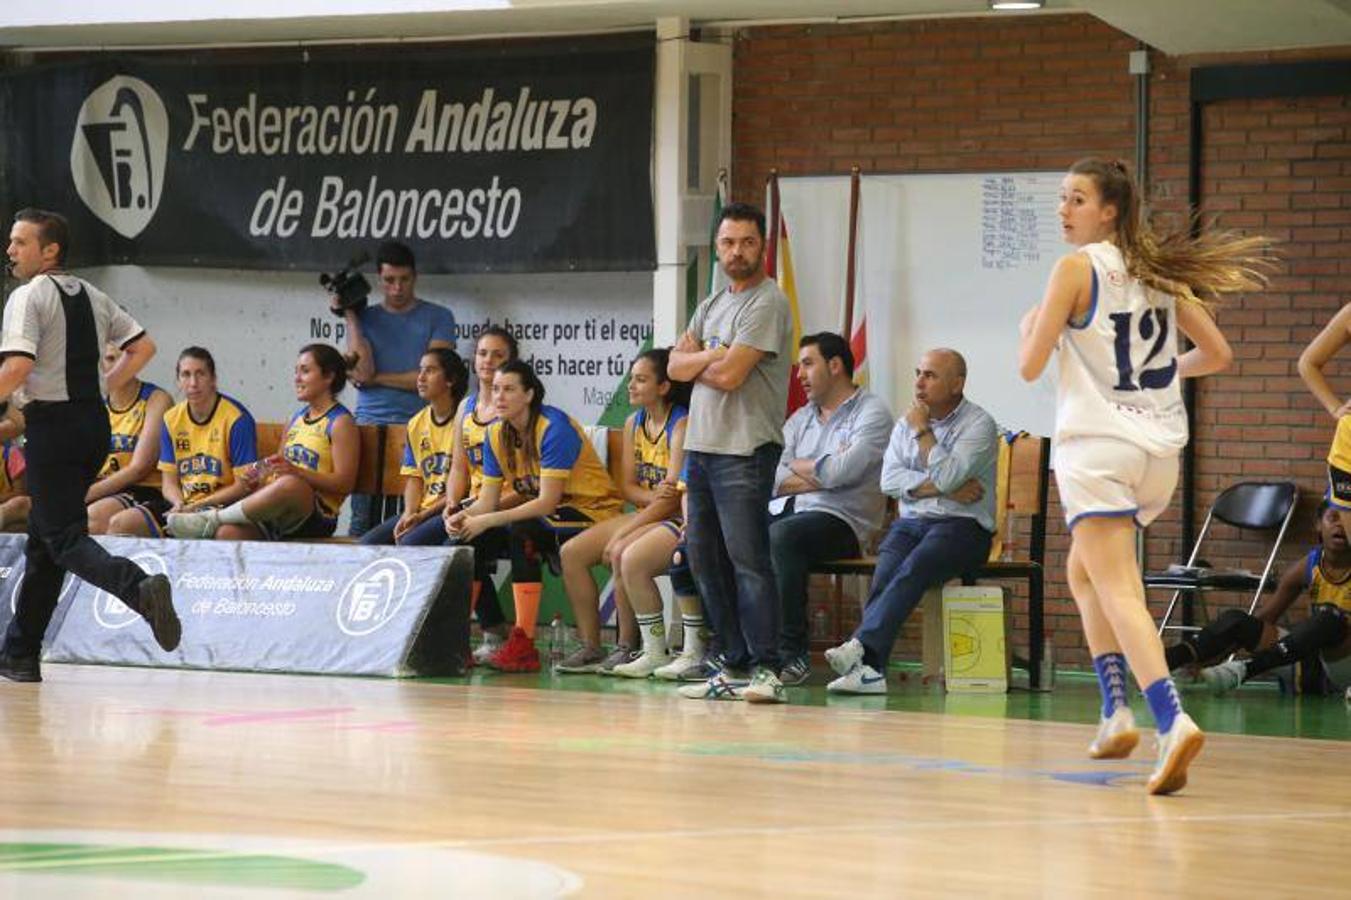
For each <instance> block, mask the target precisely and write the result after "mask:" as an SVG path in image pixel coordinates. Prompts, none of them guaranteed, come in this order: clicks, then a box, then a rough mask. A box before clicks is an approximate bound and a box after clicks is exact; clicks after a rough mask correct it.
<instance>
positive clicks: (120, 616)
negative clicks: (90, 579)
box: [94, 552, 169, 628]
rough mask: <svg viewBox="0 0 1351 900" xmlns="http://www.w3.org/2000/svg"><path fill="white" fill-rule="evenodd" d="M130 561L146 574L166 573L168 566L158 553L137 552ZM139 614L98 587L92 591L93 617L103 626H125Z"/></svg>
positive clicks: (137, 617)
mask: <svg viewBox="0 0 1351 900" xmlns="http://www.w3.org/2000/svg"><path fill="white" fill-rule="evenodd" d="M131 561H132V562H134V563H136V565H138V566H140V567H141V570H142V571H143V572H145V574H147V575H167V574H168V573H169V567H168V566H166V565H165V564H164V558H163V557H161V556H160V555H159V554H158V553H150V552H145V553H137V554H136V555H135V556H133V557H131ZM139 618H140V616H139V615H137V614H136V613H135V612H133V611H132V609H131V607H129V606H127V605H126V604H125V603H123V602H122V601H121V600H119V599H117V598H116V597H114V596H113V595H112V594H110V593H108V592H107V591H105V590H103V589H102V588H99V589H98V590H97V591H95V592H94V619H95V620H96V621H97V622H98V623H99V624H100V625H102V626H103V627H104V628H125V627H127V626H128V625H130V624H131V623H132V622H135V621H136V620H137V619H139Z"/></svg>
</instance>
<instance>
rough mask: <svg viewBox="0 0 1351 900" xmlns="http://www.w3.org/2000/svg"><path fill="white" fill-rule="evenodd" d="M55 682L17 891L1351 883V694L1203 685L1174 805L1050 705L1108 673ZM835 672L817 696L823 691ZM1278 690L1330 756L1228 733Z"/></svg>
mask: <svg viewBox="0 0 1351 900" xmlns="http://www.w3.org/2000/svg"><path fill="white" fill-rule="evenodd" d="M44 676H45V678H46V681H45V683H43V684H42V685H16V684H11V683H9V682H0V898H5V900H8V898H38V897H41V898H44V900H46V898H53V900H57V898H68V897H80V898H85V897H89V898H95V897H97V898H110V897H123V896H125V897H136V898H138V900H157V898H181V897H192V898H208V900H209V898H215V897H248V898H260V900H264V898H267V900H270V898H275V897H288V898H291V897H295V898H298V897H335V898H345V897H379V898H381V900H397V898H416V897H433V896H435V897H487V898H510V897H523V898H524V897H551V896H580V897H624V898H627V897H698V896H706V897H718V896H758V897H902V896H904V897H926V896H945V897H954V896H959V897H960V896H1001V897H1022V896H1053V897H1082V896H1093V895H1107V894H1112V895H1115V896H1132V897H1160V896H1179V895H1183V894H1189V895H1192V896H1224V895H1239V894H1242V895H1248V896H1272V895H1278V896H1296V895H1299V896H1303V897H1319V896H1346V892H1347V889H1348V888H1347V885H1348V883H1349V882H1351V856H1348V854H1347V852H1346V848H1347V847H1348V846H1351V765H1348V763H1351V746H1348V744H1347V743H1345V742H1344V740H1336V739H1328V738H1337V737H1341V738H1343V739H1344V738H1345V737H1346V736H1347V734H1346V725H1345V720H1346V719H1347V718H1348V717H1351V716H1349V715H1348V710H1347V709H1346V708H1345V707H1344V706H1343V703H1342V701H1341V700H1340V699H1326V700H1324V699H1317V700H1314V699H1311V698H1298V699H1290V698H1280V697H1277V696H1275V694H1274V692H1270V691H1266V692H1262V691H1252V692H1249V691H1244V692H1241V693H1240V695H1239V697H1237V698H1233V697H1230V698H1224V699H1222V700H1209V699H1207V700H1206V701H1202V700H1201V699H1200V698H1196V702H1195V703H1193V695H1192V694H1189V695H1188V704H1189V707H1190V708H1193V710H1194V714H1196V717H1197V719H1198V721H1200V722H1201V723H1202V726H1203V727H1207V728H1210V729H1213V730H1212V731H1211V733H1210V736H1209V740H1208V743H1207V745H1206V749H1205V752H1204V753H1203V754H1202V756H1201V757H1200V759H1199V760H1198V762H1197V764H1196V766H1195V767H1194V768H1193V772H1192V782H1191V784H1190V785H1188V787H1187V788H1186V789H1185V790H1184V791H1183V792H1182V793H1181V794H1179V795H1177V796H1175V797H1168V798H1149V797H1146V796H1145V794H1144V789H1143V781H1144V778H1145V776H1146V774H1147V773H1148V771H1149V767H1150V763H1151V757H1152V753H1151V750H1152V747H1151V746H1150V745H1151V743H1152V742H1151V741H1150V740H1149V739H1148V738H1147V739H1146V740H1145V741H1144V742H1142V745H1141V747H1140V748H1139V749H1138V750H1137V752H1136V757H1135V758H1134V759H1132V760H1128V761H1120V762H1091V761H1089V760H1087V759H1086V758H1085V757H1084V754H1083V750H1084V747H1085V746H1086V745H1087V743H1088V741H1089V739H1090V737H1091V733H1092V731H1091V727H1090V726H1089V725H1087V724H1076V723H1070V722H1060V721H1053V720H1051V719H1054V718H1055V717H1056V716H1055V714H1054V709H1055V708H1063V709H1064V710H1065V711H1066V712H1065V715H1066V717H1068V716H1069V715H1070V714H1071V713H1072V714H1073V715H1075V716H1076V717H1078V721H1079V722H1088V721H1089V720H1090V719H1089V717H1091V715H1092V714H1093V706H1094V703H1095V701H1094V696H1095V693H1096V692H1095V691H1094V689H1093V687H1092V685H1091V683H1089V682H1088V681H1087V680H1080V681H1077V682H1076V681H1074V680H1072V679H1066V678H1062V679H1061V683H1060V684H1059V685H1057V689H1056V692H1055V693H1054V694H1052V695H1026V694H1024V695H1023V697H1025V698H1030V699H1018V695H1017V694H1013V695H1010V699H1009V700H1007V701H1004V700H1003V698H951V697H949V698H946V699H944V698H942V695H941V693H936V692H935V691H934V690H933V689H932V686H930V687H925V686H923V685H920V684H919V683H918V680H917V679H915V678H913V677H912V678H911V679H910V681H908V682H907V683H905V684H899V685H898V684H895V683H893V693H892V695H891V696H890V697H887V698H834V697H832V698H830V699H829V703H828V705H826V704H824V703H818V704H817V705H814V704H813V703H812V702H806V703H802V702H795V703H793V704H790V705H787V706H781V707H771V708H765V707H752V706H748V705H746V704H741V703H703V702H696V701H689V700H683V699H680V698H679V697H676V696H674V694H673V693H672V691H671V690H670V689H669V688H668V687H664V686H658V685H656V684H649V683H634V682H622V681H617V680H614V679H600V678H592V677H589V676H584V677H581V678H576V679H573V680H566V681H565V680H563V679H556V678H555V677H551V676H549V675H539V676H487V677H482V676H476V677H475V678H474V679H471V680H469V681H443V682H430V681H409V682H398V681H389V680H376V679H355V678H319V677H305V676H273V675H250V674H236V673H225V672H180V671H168V670H148V669H118V668H104V667H94V666H84V667H81V666H57V665H51V666H46V667H44ZM814 681H815V682H816V686H815V687H813V688H812V689H811V690H806V691H802V690H795V691H794V692H793V695H794V697H795V698H797V699H805V700H808V701H821V700H823V698H824V694H823V692H822V691H821V688H820V683H821V682H822V681H823V679H822V677H821V676H820V675H819V674H818V676H817V677H816V679H815V680H814ZM602 682H604V683H603V684H602ZM1038 697H1040V698H1042V699H1040V700H1038V699H1037V698H1038ZM979 699H983V700H984V701H985V703H984V705H982V704H980V703H976V704H974V705H972V704H967V706H966V707H965V708H963V705H962V704H963V701H970V700H979ZM1137 699H1138V698H1137ZM992 701H996V702H995V704H994V705H991V702H992ZM1253 704H1257V705H1259V706H1260V705H1262V704H1268V705H1270V704H1286V705H1288V706H1298V705H1299V704H1304V705H1305V706H1307V707H1308V708H1310V709H1319V710H1322V711H1323V712H1322V713H1320V714H1319V715H1318V716H1315V717H1314V720H1316V721H1318V722H1321V723H1323V724H1321V725H1318V726H1317V727H1313V728H1312V730H1313V731H1316V732H1319V733H1320V734H1321V735H1322V736H1323V739H1318V740H1313V739H1307V738H1298V737H1268V736H1259V735H1253V734H1243V733H1239V734H1234V733H1224V732H1225V731H1226V730H1227V731H1243V730H1245V729H1243V728H1242V727H1239V728H1234V727H1232V726H1233V725H1234V721H1233V719H1232V717H1231V718H1230V720H1229V722H1228V725H1229V726H1230V727H1226V724H1225V722H1224V721H1223V720H1222V717H1221V719H1216V720H1215V721H1213V722H1210V723H1209V724H1208V721H1207V720H1208V719H1213V718H1215V716H1212V715H1211V710H1212V709H1221V708H1222V707H1229V708H1239V709H1242V708H1243V707H1244V706H1245V705H1249V706H1251V705H1253ZM1034 705H1036V706H1038V707H1039V708H1040V712H1038V711H1036V710H1033V709H1032V707H1033V706H1034ZM1136 705H1137V711H1139V710H1141V709H1142V706H1141V705H1140V704H1139V703H1137V704H1136ZM1048 709H1049V710H1051V713H1050V714H1047V710H1048ZM926 710H929V711H926ZM1282 716H1284V718H1285V719H1286V720H1289V719H1290V716H1289V714H1288V713H1283V714H1278V715H1277V716H1276V719H1277V720H1282ZM1303 716H1304V714H1303V713H1300V714H1299V715H1298V716H1296V717H1295V719H1294V720H1291V721H1295V722H1296V725H1295V728H1294V730H1295V731H1299V730H1300V728H1301V727H1305V728H1309V727H1311V726H1307V725H1304V726H1301V725H1300V724H1299V723H1302V722H1304V718H1303ZM1142 718H1146V716H1143V715H1142ZM1259 718H1260V717H1259ZM1267 718H1270V717H1269V716H1268V717H1267ZM1038 719H1040V720H1038ZM1265 720H1266V719H1264V721H1265ZM1337 723H1340V724H1337ZM1238 724H1239V725H1240V726H1241V725H1242V721H1239V723H1238ZM1257 730H1259V731H1260V730H1262V729H1261V728H1259V729H1257ZM1268 730H1270V729H1268Z"/></svg>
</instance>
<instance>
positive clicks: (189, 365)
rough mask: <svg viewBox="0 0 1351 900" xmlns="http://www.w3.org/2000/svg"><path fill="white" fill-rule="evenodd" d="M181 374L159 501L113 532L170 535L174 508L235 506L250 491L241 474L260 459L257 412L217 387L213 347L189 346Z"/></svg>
mask: <svg viewBox="0 0 1351 900" xmlns="http://www.w3.org/2000/svg"><path fill="white" fill-rule="evenodd" d="M174 374H175V378H176V379H177V381H178V389H179V391H181V392H182V394H183V400H182V401H181V402H179V403H178V404H176V405H175V406H173V407H171V408H170V409H169V410H168V412H166V413H165V414H164V425H163V426H162V427H161V428H160V440H159V470H160V475H161V476H162V481H161V482H160V493H161V494H163V497H164V502H163V503H162V504H159V505H151V504H146V503H139V504H137V505H136V506H134V507H132V508H131V509H127V510H123V511H122V512H119V513H117V514H116V515H114V516H113V517H112V519H111V520H109V522H108V533H109V534H128V535H140V536H142V537H164V536H165V535H166V532H165V530H164V528H165V515H166V514H167V513H169V512H176V513H177V512H184V513H187V512H200V511H202V510H204V509H209V508H212V507H222V506H229V505H230V504H232V503H234V502H236V501H238V500H240V499H242V498H243V497H244V495H245V494H247V493H248V492H249V484H248V483H247V482H246V481H244V480H243V479H242V478H241V476H242V475H243V474H245V469H246V468H247V467H249V466H251V465H252V464H253V463H255V462H257V461H258V429H257V427H256V426H255V425H254V421H253V416H252V415H250V414H249V411H248V410H247V409H245V408H244V406H243V404H241V403H239V402H238V401H237V400H235V399H233V398H232V397H228V396H226V395H225V394H222V393H220V392H219V391H217V390H216V361H215V359H213V358H212V356H211V353H210V351H208V350H206V349H204V348H202V347H189V348H187V349H186V350H184V351H183V352H182V353H180V354H179V356H178V362H177V363H176V364H175V371H174Z"/></svg>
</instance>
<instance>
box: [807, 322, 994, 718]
mask: <svg viewBox="0 0 1351 900" xmlns="http://www.w3.org/2000/svg"><path fill="white" fill-rule="evenodd" d="M965 387H966V360H964V359H963V358H962V355H961V354H960V353H958V352H957V351H955V350H948V349H938V350H930V351H929V352H928V353H925V354H924V355H923V356H922V357H921V358H920V361H919V365H918V366H917V367H916V369H915V400H914V403H913V404H912V405H911V407H910V409H909V411H907V412H906V414H905V415H904V416H903V417H902V418H901V419H900V421H898V422H897V423H896V427H895V429H893V430H892V433H891V443H890V444H889V445H888V446H887V453H886V457H885V458H884V460H883V462H882V482H881V483H882V490H883V491H885V492H886V493H887V494H889V495H891V496H893V497H895V498H896V500H897V502H898V503H899V506H900V511H899V516H898V517H897V519H896V522H895V523H894V524H893V525H892V526H891V529H890V530H889V531H888V532H887V536H886V538H885V539H884V540H883V541H882V546H881V548H880V549H879V550H878V554H877V568H876V570H875V571H874V574H873V583H872V591H871V593H870V594H869V595H868V604H867V606H866V607H865V608H864V610H863V621H862V623H861V624H860V625H859V627H858V629H857V630H856V631H855V632H854V636H853V637H851V638H850V639H849V640H847V641H845V642H844V643H843V644H841V645H840V646H838V647H833V648H831V649H830V650H827V651H826V661H827V662H828V663H830V667H831V668H832V669H834V670H835V672H836V673H837V674H838V675H839V676H840V677H839V678H836V679H835V680H834V681H832V682H831V683H830V684H828V685H827V686H826V689H827V690H829V691H832V692H835V693H842V694H884V693H886V690H887V682H886V671H887V658H888V657H889V656H890V655H891V648H892V646H893V645H894V644H895V643H896V635H897V634H898V633H899V632H900V630H901V626H902V625H903V624H905V620H906V618H907V617H908V616H909V615H910V612H911V610H913V609H914V608H915V607H916V606H917V605H918V604H919V601H920V598H921V597H923V596H924V592H925V591H926V590H928V589H929V588H931V587H933V586H935V585H941V584H943V583H944V582H946V581H950V580H951V579H953V578H959V577H961V576H963V575H966V574H967V573H970V572H973V571H975V570H977V569H979V568H980V566H981V565H983V564H984V563H985V561H986V560H987V559H988V558H989V555H990V543H991V540H992V538H993V537H994V522H995V510H994V498H995V477H996V472H997V469H998V461H999V435H998V430H997V429H996V427H995V423H994V419H992V418H990V415H989V413H987V412H986V411H985V410H983V409H981V408H980V407H979V406H977V405H976V404H974V403H972V402H971V401H969V400H967V399H966V398H965V397H964V396H963V393H962V392H963V390H964V389H965Z"/></svg>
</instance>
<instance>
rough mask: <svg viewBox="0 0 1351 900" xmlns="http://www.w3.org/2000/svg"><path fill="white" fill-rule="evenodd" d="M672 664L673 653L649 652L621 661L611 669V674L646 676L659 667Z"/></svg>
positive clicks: (631, 676)
mask: <svg viewBox="0 0 1351 900" xmlns="http://www.w3.org/2000/svg"><path fill="white" fill-rule="evenodd" d="M670 664H671V654H669V653H647V652H644V653H643V655H642V656H640V657H638V658H637V659H635V660H632V661H630V662H626V663H620V664H619V665H617V666H615V667H614V668H613V669H611V670H610V674H611V675H618V676H619V677H620V678H646V677H647V676H649V675H651V674H652V673H653V672H655V671H657V670H658V669H660V668H662V667H664V666H669V665H670Z"/></svg>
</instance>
